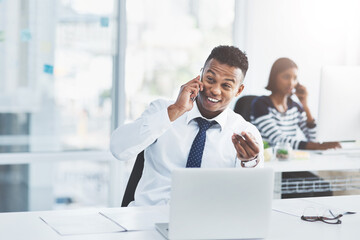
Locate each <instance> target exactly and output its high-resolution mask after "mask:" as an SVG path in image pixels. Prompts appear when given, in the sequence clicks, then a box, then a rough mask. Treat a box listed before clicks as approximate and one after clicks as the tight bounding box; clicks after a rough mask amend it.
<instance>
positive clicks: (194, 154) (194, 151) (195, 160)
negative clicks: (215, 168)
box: [186, 117, 216, 168]
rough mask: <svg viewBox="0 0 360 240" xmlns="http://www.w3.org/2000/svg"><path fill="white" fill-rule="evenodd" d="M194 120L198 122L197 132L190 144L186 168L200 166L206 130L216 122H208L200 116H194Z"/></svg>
mask: <svg viewBox="0 0 360 240" xmlns="http://www.w3.org/2000/svg"><path fill="white" fill-rule="evenodd" d="M195 121H196V122H197V123H198V126H199V132H198V134H197V135H196V137H195V139H194V141H193V143H192V145H191V149H190V153H189V157H188V160H187V163H186V167H187V168H199V167H200V166H201V159H202V156H203V152H204V146H205V140H206V131H207V130H208V129H209V128H210V127H211V126H212V125H214V124H215V123H216V122H215V121H211V122H209V121H207V120H206V119H203V118H200V117H199V118H195Z"/></svg>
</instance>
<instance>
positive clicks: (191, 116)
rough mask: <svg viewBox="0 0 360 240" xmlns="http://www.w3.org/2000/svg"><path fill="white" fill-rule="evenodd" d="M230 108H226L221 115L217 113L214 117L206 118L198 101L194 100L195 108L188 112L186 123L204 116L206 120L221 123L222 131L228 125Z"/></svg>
mask: <svg viewBox="0 0 360 240" xmlns="http://www.w3.org/2000/svg"><path fill="white" fill-rule="evenodd" d="M228 110H229V109H228V108H226V109H225V110H224V111H223V112H222V113H220V114H219V115H217V116H216V117H214V118H212V119H208V118H205V117H204V116H202V115H201V113H200V111H199V108H198V106H197V103H196V101H195V102H194V105H193V108H192V109H191V110H190V111H189V112H188V114H187V118H186V123H187V124H189V122H190V121H191V120H193V119H195V118H197V117H202V118H204V119H206V120H209V121H213V120H215V121H216V122H217V123H218V124H219V125H220V130H221V131H222V130H223V129H224V127H225V125H226V121H227V116H228Z"/></svg>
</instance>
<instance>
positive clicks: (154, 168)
mask: <svg viewBox="0 0 360 240" xmlns="http://www.w3.org/2000/svg"><path fill="white" fill-rule="evenodd" d="M247 69H248V60H247V57H246V55H245V54H244V53H243V52H242V51H240V50H239V49H238V48H236V47H233V46H218V47H216V48H214V49H213V50H212V52H211V53H210V55H209V57H208V58H207V60H206V61H205V64H204V67H203V69H202V74H201V75H202V76H201V77H200V76H197V77H196V78H194V79H192V80H191V81H189V82H187V83H186V84H184V85H183V86H181V88H180V92H179V95H178V97H177V99H176V101H175V102H173V101H166V100H156V101H154V102H152V103H151V104H150V106H149V107H148V109H147V110H146V111H145V112H144V113H143V114H142V115H141V117H140V118H139V119H137V120H136V121H134V122H133V123H130V124H126V125H123V126H120V127H119V128H118V129H116V130H115V131H114V133H113V135H112V138H111V146H110V148H111V152H112V153H113V155H114V156H115V157H116V158H117V159H119V160H128V159H132V158H135V157H136V155H137V154H139V153H140V152H141V151H143V150H145V152H144V157H145V162H144V170H143V174H142V177H141V179H140V182H139V184H138V186H137V189H136V192H135V201H133V202H132V203H130V205H133V206H142V205H162V204H167V203H168V202H169V200H170V186H171V172H172V170H173V169H175V168H185V167H201V168H234V167H256V166H257V167H258V166H263V146H262V138H261V136H260V133H259V131H258V130H257V129H256V128H255V127H254V126H253V125H252V124H250V123H249V122H246V121H245V120H244V119H243V118H242V117H241V116H240V115H238V114H236V113H234V112H233V111H232V110H231V109H229V108H228V105H229V103H230V102H231V101H232V100H233V98H234V97H236V96H239V94H240V93H241V92H242V91H243V89H244V84H243V81H244V77H245V75H246V71H247Z"/></svg>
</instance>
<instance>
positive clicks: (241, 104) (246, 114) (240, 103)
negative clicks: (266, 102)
mask: <svg viewBox="0 0 360 240" xmlns="http://www.w3.org/2000/svg"><path fill="white" fill-rule="evenodd" d="M256 97H257V96H256V95H247V96H243V97H241V98H239V99H238V100H237V102H236V104H235V107H234V112H236V113H238V114H240V115H241V116H242V117H243V118H244V119H245V120H246V121H250V111H251V103H252V101H253V100H254V99H255V98H256Z"/></svg>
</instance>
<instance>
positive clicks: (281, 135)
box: [250, 96, 316, 149]
mask: <svg viewBox="0 0 360 240" xmlns="http://www.w3.org/2000/svg"><path fill="white" fill-rule="evenodd" d="M287 105H288V109H287V110H286V112H284V113H281V112H279V111H278V110H277V109H276V108H275V106H274V104H273V103H272V101H271V99H270V97H269V96H261V97H257V98H255V99H254V100H253V102H252V104H251V115H250V118H251V122H252V123H253V124H254V125H255V126H256V127H257V128H258V129H259V131H260V133H261V136H262V137H263V140H264V141H267V142H268V143H269V144H270V145H271V146H275V144H276V143H277V142H282V143H290V145H291V146H292V148H293V149H305V147H306V143H307V142H308V141H309V142H310V141H312V142H313V141H315V136H316V127H315V126H312V128H310V127H309V126H308V125H307V123H306V120H307V117H306V112H305V111H304V109H303V108H302V107H301V106H300V105H299V104H298V103H296V102H294V101H293V100H292V99H291V98H288V102H287ZM299 130H301V131H302V132H303V133H304V136H305V138H306V139H304V137H303V136H300V135H299V134H298V131H299Z"/></svg>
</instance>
